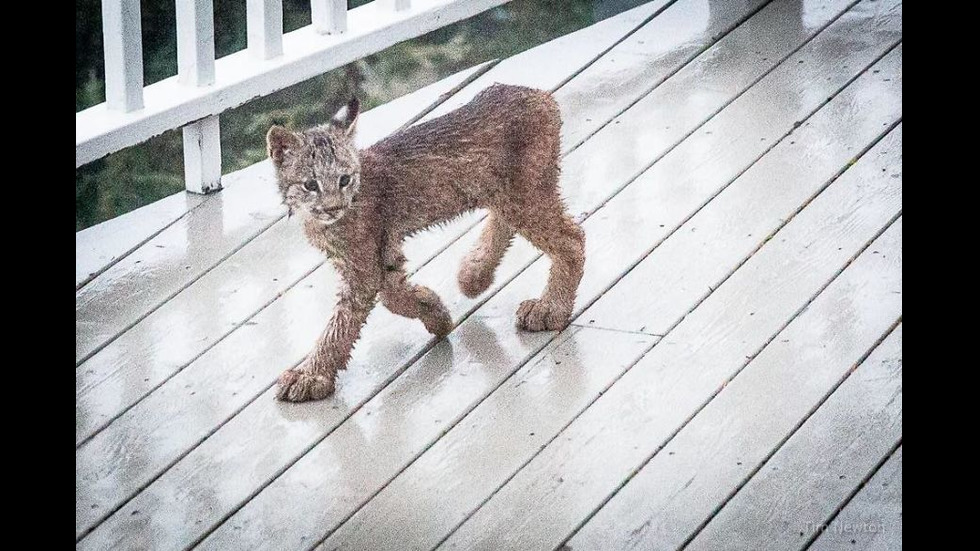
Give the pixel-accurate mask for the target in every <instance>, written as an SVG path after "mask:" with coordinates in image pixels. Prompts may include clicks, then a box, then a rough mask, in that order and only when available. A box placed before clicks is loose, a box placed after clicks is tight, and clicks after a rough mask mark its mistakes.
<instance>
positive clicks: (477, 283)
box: [456, 258, 493, 298]
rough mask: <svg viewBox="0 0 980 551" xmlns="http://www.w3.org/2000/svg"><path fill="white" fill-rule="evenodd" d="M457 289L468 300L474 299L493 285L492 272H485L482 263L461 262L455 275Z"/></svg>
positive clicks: (474, 261)
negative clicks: (457, 284) (457, 283)
mask: <svg viewBox="0 0 980 551" xmlns="http://www.w3.org/2000/svg"><path fill="white" fill-rule="evenodd" d="M456 280H457V281H458V282H459V289H460V290H461V291H463V294H464V295H466V296H467V297H469V298H476V297H478V296H479V295H480V294H481V293H483V292H484V291H486V290H487V289H489V288H490V285H492V284H493V271H489V270H487V269H486V268H485V267H484V266H483V263H482V262H479V261H477V260H471V259H469V258H467V259H465V260H463V263H462V264H461V265H460V266H459V273H457V274H456Z"/></svg>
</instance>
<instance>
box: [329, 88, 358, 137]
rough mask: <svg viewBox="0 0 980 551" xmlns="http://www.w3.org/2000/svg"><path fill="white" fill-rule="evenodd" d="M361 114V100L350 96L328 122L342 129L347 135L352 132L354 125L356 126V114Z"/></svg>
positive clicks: (350, 134)
mask: <svg viewBox="0 0 980 551" xmlns="http://www.w3.org/2000/svg"><path fill="white" fill-rule="evenodd" d="M360 114H361V102H360V101H359V100H358V99H357V96H351V98H350V101H348V102H347V105H345V106H343V107H341V108H340V110H339V111H337V114H336V115H334V116H333V119H331V120H330V122H331V123H332V124H333V125H334V126H336V127H337V128H340V129H341V130H343V131H344V133H345V134H347V135H348V136H352V135H353V134H354V127H355V126H357V116H358V115H360Z"/></svg>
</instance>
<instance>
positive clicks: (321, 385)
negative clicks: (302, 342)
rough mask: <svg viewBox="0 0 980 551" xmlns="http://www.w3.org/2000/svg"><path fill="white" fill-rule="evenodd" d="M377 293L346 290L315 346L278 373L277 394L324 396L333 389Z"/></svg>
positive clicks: (303, 398) (300, 397)
mask: <svg viewBox="0 0 980 551" xmlns="http://www.w3.org/2000/svg"><path fill="white" fill-rule="evenodd" d="M374 297H375V293H373V292H362V293H360V294H357V293H355V292H353V291H345V292H343V293H342V294H341V296H340V301H339V302H338V303H337V308H336V310H335V311H334V314H333V317H332V318H330V322H329V323H328V324H327V328H326V329H325V330H324V331H323V334H321V335H320V338H319V339H318V340H317V343H316V347H315V348H314V349H313V351H312V352H311V353H310V355H309V356H307V357H306V359H305V360H303V362H302V363H301V364H299V365H298V366H297V367H294V368H292V369H288V370H286V371H285V372H283V374H282V375H280V376H279V389H278V391H277V392H276V397H277V398H278V399H280V400H284V401H287V402H306V401H308V400H322V399H323V398H326V397H327V396H329V395H330V394H332V393H333V391H334V381H335V379H336V378H337V370H339V369H345V368H346V367H347V362H348V360H350V355H351V351H352V350H353V349H354V343H355V342H357V339H358V337H359V336H360V334H361V327H362V326H363V325H364V322H365V321H367V317H368V314H370V313H371V309H372V307H373V306H374Z"/></svg>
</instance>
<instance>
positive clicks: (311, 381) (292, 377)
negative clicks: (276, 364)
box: [276, 362, 336, 402]
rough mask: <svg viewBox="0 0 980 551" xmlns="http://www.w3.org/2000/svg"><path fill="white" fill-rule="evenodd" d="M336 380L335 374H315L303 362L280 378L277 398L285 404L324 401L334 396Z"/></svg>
mask: <svg viewBox="0 0 980 551" xmlns="http://www.w3.org/2000/svg"><path fill="white" fill-rule="evenodd" d="M335 378H336V375H335V374H333V373H326V374H314V373H312V372H311V370H310V369H309V368H308V364H307V363H306V362H303V363H302V364H300V365H299V367H295V368H293V369H287V370H286V371H284V372H283V373H282V375H280V376H279V383H278V384H279V388H278V389H277V390H276V398H277V399H279V400H282V401H284V402H307V401H310V400H322V399H324V398H326V397H327V396H330V395H331V394H333V390H334V379H335Z"/></svg>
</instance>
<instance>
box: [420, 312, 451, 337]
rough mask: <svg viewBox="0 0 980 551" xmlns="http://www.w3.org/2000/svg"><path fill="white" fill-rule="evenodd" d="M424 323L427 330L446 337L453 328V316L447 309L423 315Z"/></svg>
mask: <svg viewBox="0 0 980 551" xmlns="http://www.w3.org/2000/svg"><path fill="white" fill-rule="evenodd" d="M422 323H424V324H425V329H426V331H428V332H429V333H432V334H433V335H435V336H437V337H439V338H442V337H445V336H446V335H448V334H449V332H450V331H452V330H453V318H451V317H450V316H449V312H447V311H445V310H443V311H442V312H436V313H434V314H431V315H428V316H426V317H423V318H422Z"/></svg>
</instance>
